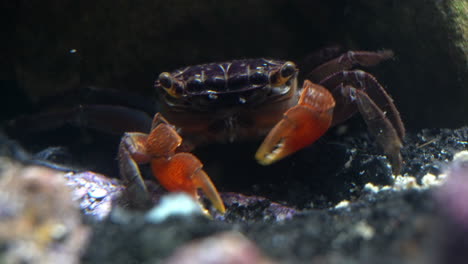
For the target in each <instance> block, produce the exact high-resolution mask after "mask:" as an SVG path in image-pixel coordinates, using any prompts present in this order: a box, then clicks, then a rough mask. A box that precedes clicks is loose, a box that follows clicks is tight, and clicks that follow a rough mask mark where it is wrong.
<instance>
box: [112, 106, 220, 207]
mask: <svg viewBox="0 0 468 264" xmlns="http://www.w3.org/2000/svg"><path fill="white" fill-rule="evenodd" d="M181 144H182V138H181V137H180V135H179V134H178V133H177V132H176V131H175V129H174V128H173V127H172V126H171V125H170V124H169V123H168V122H167V121H166V120H165V119H164V118H163V117H162V116H161V115H160V114H156V116H155V118H154V120H153V129H152V130H151V133H150V134H149V135H146V134H141V133H126V134H125V136H124V137H123V138H122V142H121V146H120V151H119V153H120V155H119V158H120V163H121V174H122V176H123V177H124V178H125V179H127V180H128V181H130V182H131V183H135V185H136V186H139V188H140V189H141V190H142V191H143V192H144V191H146V190H145V187H144V183H143V180H142V178H141V174H140V171H139V170H138V166H137V165H136V164H137V163H148V162H149V163H150V164H151V168H152V171H153V174H154V175H155V177H156V178H157V179H158V181H159V183H160V184H161V185H162V186H163V187H164V188H166V189H167V190H168V191H180V192H186V193H188V194H189V195H192V196H193V197H194V198H195V199H198V194H197V189H198V188H201V189H202V191H203V193H204V194H205V195H206V196H207V198H208V199H209V200H210V201H211V202H212V203H213V206H214V207H215V208H216V209H217V210H219V211H220V212H222V213H224V212H225V211H226V209H225V207H224V204H223V202H222V200H221V198H220V196H219V193H218V191H217V190H216V187H215V186H214V184H213V183H212V182H211V180H210V178H209V177H208V175H207V174H206V173H205V172H204V171H203V169H202V167H203V164H202V163H201V162H200V160H198V159H197V158H196V157H195V156H194V155H192V154H190V153H187V152H179V153H176V149H177V148H178V147H179V146H180V145H181Z"/></svg>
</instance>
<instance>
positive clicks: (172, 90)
mask: <svg viewBox="0 0 468 264" xmlns="http://www.w3.org/2000/svg"><path fill="white" fill-rule="evenodd" d="M158 82H159V85H161V87H162V88H163V89H164V90H165V91H166V92H167V93H168V94H169V95H171V96H172V97H175V98H179V97H181V96H182V91H183V89H182V87H181V86H180V84H179V83H178V82H177V81H174V78H173V77H172V76H171V74H170V73H168V72H163V73H161V74H160V75H159V78H158Z"/></svg>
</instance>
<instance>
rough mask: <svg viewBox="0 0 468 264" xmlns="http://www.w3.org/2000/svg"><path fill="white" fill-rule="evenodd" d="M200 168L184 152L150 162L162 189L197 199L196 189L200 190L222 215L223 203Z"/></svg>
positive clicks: (196, 160) (190, 155) (199, 163)
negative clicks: (183, 193)
mask: <svg viewBox="0 0 468 264" xmlns="http://www.w3.org/2000/svg"><path fill="white" fill-rule="evenodd" d="M202 167H203V164H202V163H201V162H200V160H198V159H197V158H196V157H195V156H194V155H192V154H190V153H186V152H182V153H177V154H175V155H174V156H172V157H171V158H170V159H153V160H152V161H151V169H152V170H153V173H154V175H156V178H157V179H158V181H159V183H160V184H161V185H162V186H164V188H166V189H167V190H169V191H171V192H185V193H187V194H189V195H191V196H193V197H194V198H198V194H197V189H198V188H201V189H202V191H203V193H204V194H205V195H206V197H207V198H208V199H209V200H210V201H211V203H212V204H213V206H214V207H215V208H216V209H217V210H218V211H219V212H221V213H224V212H225V211H226V208H225V207H224V204H223V201H222V200H221V197H220V196H219V193H218V191H217V190H216V187H215V186H214V184H213V182H212V181H211V179H210V178H209V177H208V175H207V174H206V173H205V171H204V170H203V169H202Z"/></svg>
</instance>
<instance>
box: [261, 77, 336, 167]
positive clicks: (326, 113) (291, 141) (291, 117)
mask: <svg viewBox="0 0 468 264" xmlns="http://www.w3.org/2000/svg"><path fill="white" fill-rule="evenodd" d="M334 107H335V100H334V99H333V96H332V95H331V93H330V92H329V91H328V90H327V89H325V88H324V87H322V86H320V85H318V84H314V83H312V82H310V81H308V80H306V81H305V82H304V87H303V90H302V92H301V96H300V98H299V102H298V104H297V105H296V106H294V107H292V108H290V109H289V110H288V111H286V113H284V116H283V119H282V120H280V121H279V122H278V123H277V124H276V126H275V127H273V129H272V130H271V131H270V133H269V134H268V135H267V137H266V138H265V140H264V141H263V143H262V144H261V145H260V147H259V148H258V150H257V153H256V154H255V158H256V159H257V160H258V162H259V163H260V164H262V165H269V164H271V163H274V162H276V161H278V160H280V159H282V158H284V157H286V156H288V155H290V154H292V153H294V152H296V151H298V150H300V149H302V148H304V147H306V146H308V145H310V144H312V143H313V142H315V141H316V140H317V139H318V138H319V137H321V136H322V135H323V134H324V133H325V132H326V131H327V130H328V128H329V127H330V125H331V122H332V117H333V108H334Z"/></svg>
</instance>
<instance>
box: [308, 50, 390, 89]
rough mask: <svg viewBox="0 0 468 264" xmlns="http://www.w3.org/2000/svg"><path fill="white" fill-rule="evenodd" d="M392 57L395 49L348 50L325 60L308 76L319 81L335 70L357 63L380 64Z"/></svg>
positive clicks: (347, 67)
mask: <svg viewBox="0 0 468 264" xmlns="http://www.w3.org/2000/svg"><path fill="white" fill-rule="evenodd" d="M392 57H393V51H391V50H382V51H377V52H372V51H348V52H346V53H343V54H342V55H341V56H339V57H337V58H335V59H332V60H330V61H328V62H325V63H323V64H321V65H320V66H318V67H316V68H315V69H313V70H312V71H311V72H310V73H309V75H308V78H310V79H311V80H313V81H316V82H318V81H320V80H323V79H324V78H326V77H327V76H330V75H332V74H333V73H335V72H339V71H343V70H349V69H351V68H352V67H353V66H356V65H361V66H374V65H377V64H379V63H380V62H381V61H384V60H387V59H390V58H392Z"/></svg>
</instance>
